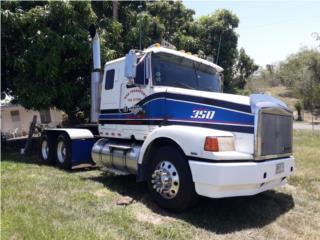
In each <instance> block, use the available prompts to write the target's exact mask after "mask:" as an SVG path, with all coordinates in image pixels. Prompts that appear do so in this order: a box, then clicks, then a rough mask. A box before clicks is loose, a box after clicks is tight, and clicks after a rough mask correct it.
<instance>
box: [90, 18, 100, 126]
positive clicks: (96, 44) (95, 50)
mask: <svg viewBox="0 0 320 240" xmlns="http://www.w3.org/2000/svg"><path fill="white" fill-rule="evenodd" d="M89 32H90V37H91V41H92V59H93V70H92V73H91V112H90V122H91V123H97V121H98V114H99V111H100V109H99V108H100V106H99V103H100V92H99V85H100V80H101V78H102V76H101V55H100V38H99V35H98V33H97V31H96V28H95V26H94V25H93V24H92V25H91V26H90V28H89Z"/></svg>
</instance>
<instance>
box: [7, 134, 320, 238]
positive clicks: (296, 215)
mask: <svg viewBox="0 0 320 240" xmlns="http://www.w3.org/2000/svg"><path fill="white" fill-rule="evenodd" d="M319 146H320V136H319V135H312V134H311V133H309V132H302V131H296V132H295V133H294V151H295V153H294V155H295V157H296V171H295V174H294V175H293V176H292V177H290V178H289V180H288V184H287V185H286V186H285V187H282V188H279V189H276V191H267V192H265V193H262V194H259V195H257V196H253V197H238V198H228V199H218V200H217V199H216V200H215V199H206V198H202V199H201V200H200V202H199V204H198V205H197V206H196V207H195V208H194V209H192V210H190V211H188V212H185V213H182V214H172V213H168V212H166V211H163V210H161V209H159V208H158V207H157V206H156V205H155V204H154V203H153V202H152V200H151V199H150V197H149V195H148V193H147V189H146V186H145V184H143V183H142V184H141V183H139V184H138V183H135V178H134V177H131V176H129V177H114V176H110V175H106V174H105V173H103V172H101V171H99V170H92V171H78V172H72V173H69V172H65V171H61V170H58V169H56V168H54V167H51V166H44V165H41V164H39V161H38V160H37V158H36V157H21V156H19V155H17V154H13V153H11V154H10V153H2V161H1V239H41V240H42V239H59V240H60V239H77V240H79V239H319V236H320V178H319V177H318V176H319V172H320V162H319V160H320V147H319ZM127 195H128V196H130V197H132V198H134V199H135V202H134V203H133V204H131V205H129V206H118V205H117V204H116V202H117V200H118V199H119V198H121V197H122V196H127Z"/></svg>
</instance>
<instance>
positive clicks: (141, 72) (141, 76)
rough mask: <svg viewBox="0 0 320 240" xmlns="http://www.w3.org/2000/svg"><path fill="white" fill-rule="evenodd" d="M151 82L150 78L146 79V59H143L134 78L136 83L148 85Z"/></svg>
mask: <svg viewBox="0 0 320 240" xmlns="http://www.w3.org/2000/svg"><path fill="white" fill-rule="evenodd" d="M148 82H149V80H148V79H146V81H145V61H142V62H141V63H139V64H138V66H137V73H136V77H135V79H134V83H136V84H141V85H147V84H148Z"/></svg>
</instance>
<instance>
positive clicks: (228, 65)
mask: <svg viewBox="0 0 320 240" xmlns="http://www.w3.org/2000/svg"><path fill="white" fill-rule="evenodd" d="M238 24H239V19H238V17H237V16H236V15H235V14H233V13H232V12H230V11H228V10H225V9H221V10H216V11H215V12H214V13H213V14H211V15H208V16H204V17H201V18H200V19H199V25H200V28H201V31H200V32H201V34H200V41H201V42H202V50H203V51H204V53H205V55H207V56H213V59H214V61H215V63H217V64H218V65H220V66H222V67H223V68H224V90H225V91H232V90H233V88H234V86H233V85H232V80H233V70H232V69H233V65H234V64H235V62H236V58H237V55H238V52H237V43H238V35H237V33H236V32H235V28H237V27H238Z"/></svg>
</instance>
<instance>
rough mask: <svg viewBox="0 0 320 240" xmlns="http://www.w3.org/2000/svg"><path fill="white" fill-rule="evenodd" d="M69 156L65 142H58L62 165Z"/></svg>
mask: <svg viewBox="0 0 320 240" xmlns="http://www.w3.org/2000/svg"><path fill="white" fill-rule="evenodd" d="M66 155H67V148H66V145H65V143H64V141H60V142H58V146H57V157H58V161H59V162H60V163H64V161H65V159H66Z"/></svg>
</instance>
